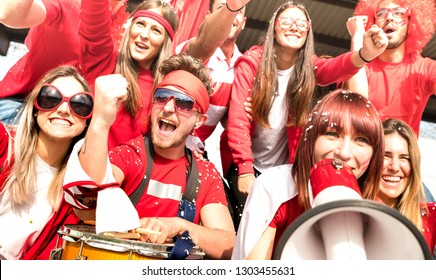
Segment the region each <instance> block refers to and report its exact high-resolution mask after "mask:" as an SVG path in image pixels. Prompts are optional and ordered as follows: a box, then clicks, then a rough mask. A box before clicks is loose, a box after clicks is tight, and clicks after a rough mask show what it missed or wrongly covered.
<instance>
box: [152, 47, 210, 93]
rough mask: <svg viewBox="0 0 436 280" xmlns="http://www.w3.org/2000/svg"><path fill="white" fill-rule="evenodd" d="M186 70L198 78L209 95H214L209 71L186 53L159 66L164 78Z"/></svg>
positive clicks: (172, 57) (174, 56) (200, 62)
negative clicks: (171, 73)
mask: <svg viewBox="0 0 436 280" xmlns="http://www.w3.org/2000/svg"><path fill="white" fill-rule="evenodd" d="M175 70H184V71H186V72H189V73H191V74H193V75H194V76H196V77H197V78H198V79H199V80H200V81H201V82H202V83H203V84H204V86H205V87H206V90H207V93H208V94H209V95H210V94H211V93H212V84H211V80H210V75H209V72H208V71H209V69H208V68H206V67H205V66H204V63H203V62H202V61H201V60H199V59H197V58H194V57H192V56H190V55H188V54H186V53H180V54H175V55H172V56H171V57H169V58H168V59H166V60H165V61H163V62H162V64H161V65H160V66H159V72H160V73H161V74H162V76H165V75H166V74H168V73H170V72H172V71H175Z"/></svg>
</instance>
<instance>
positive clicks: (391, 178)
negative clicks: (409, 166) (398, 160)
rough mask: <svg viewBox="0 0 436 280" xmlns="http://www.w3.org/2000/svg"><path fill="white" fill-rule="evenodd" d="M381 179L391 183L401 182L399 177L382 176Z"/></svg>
mask: <svg viewBox="0 0 436 280" xmlns="http://www.w3.org/2000/svg"><path fill="white" fill-rule="evenodd" d="M382 178H383V180H384V181H386V182H391V183H398V182H400V180H401V177H398V176H383V177H382Z"/></svg>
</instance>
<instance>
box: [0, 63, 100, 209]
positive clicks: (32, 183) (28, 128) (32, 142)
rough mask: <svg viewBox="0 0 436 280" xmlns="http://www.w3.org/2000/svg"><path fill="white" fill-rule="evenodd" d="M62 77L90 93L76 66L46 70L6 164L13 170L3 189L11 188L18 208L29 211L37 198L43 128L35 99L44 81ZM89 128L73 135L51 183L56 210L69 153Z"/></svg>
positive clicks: (25, 108)
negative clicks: (37, 116) (39, 153)
mask: <svg viewBox="0 0 436 280" xmlns="http://www.w3.org/2000/svg"><path fill="white" fill-rule="evenodd" d="M61 77H73V78H75V79H76V80H77V81H78V82H79V83H80V84H81V85H82V87H83V88H84V91H85V92H89V93H90V92H91V88H90V87H89V85H88V83H87V82H86V81H85V79H84V78H83V77H82V76H81V75H80V74H79V73H78V72H77V70H76V69H75V68H74V67H72V66H59V67H57V68H55V69H53V70H51V71H49V72H47V73H46V75H45V76H44V77H43V78H42V79H41V80H40V81H39V82H38V84H37V85H36V86H35V88H34V89H33V90H32V91H31V92H30V94H29V95H28V96H27V98H26V100H25V102H24V106H23V109H22V115H21V117H20V121H19V124H18V127H17V130H16V131H17V132H16V135H15V141H14V142H15V143H14V149H11V150H10V151H12V150H13V153H9V154H8V160H7V162H6V164H9V167H10V169H9V174H8V176H7V179H6V180H5V183H4V186H3V190H2V193H4V192H5V191H6V190H9V192H10V195H11V202H12V209H14V210H16V211H26V210H28V208H29V206H31V205H32V202H33V201H34V200H35V194H36V166H35V158H36V156H37V154H36V145H37V142H38V135H39V130H40V128H39V126H38V123H37V121H36V111H37V109H36V108H35V107H34V103H35V99H36V97H37V95H38V93H39V91H40V89H41V87H42V86H43V85H44V84H47V83H48V84H50V83H52V82H53V81H54V80H56V79H58V78H61ZM88 122H89V120H88ZM86 130H87V127H85V129H84V130H83V131H82V133H81V134H80V135H78V136H76V137H74V139H73V140H72V142H71V144H70V147H69V150H68V151H67V154H66V156H65V158H64V159H63V161H62V162H61V165H60V167H59V168H58V171H57V173H56V174H55V176H54V177H53V180H52V181H51V183H50V187H49V193H48V200H49V202H50V204H51V206H52V207H53V209H54V210H55V211H56V210H57V209H58V207H59V205H60V201H61V200H62V197H63V190H62V184H63V178H64V174H65V169H66V164H67V161H68V158H69V155H70V154H71V151H72V148H73V146H74V144H75V143H76V142H77V141H79V140H80V139H81V138H83V137H84V136H85V134H86ZM9 146H11V145H9Z"/></svg>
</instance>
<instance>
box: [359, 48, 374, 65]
mask: <svg viewBox="0 0 436 280" xmlns="http://www.w3.org/2000/svg"><path fill="white" fill-rule="evenodd" d="M361 51H362V49H360V50H359V57H360V59H361V60H362V61H363V62H365V63H370V62H371V61H372V60H366V59H364V58H363V56H362V54H361V53H360V52H361Z"/></svg>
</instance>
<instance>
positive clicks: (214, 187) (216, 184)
mask: <svg viewBox="0 0 436 280" xmlns="http://www.w3.org/2000/svg"><path fill="white" fill-rule="evenodd" d="M195 161H196V163H197V167H198V173H199V174H200V181H201V185H200V192H199V194H198V197H197V203H198V204H197V207H198V209H201V208H202V207H204V206H205V205H207V204H213V203H218V204H223V205H224V206H226V207H227V206H228V204H227V198H226V193H225V190H224V185H223V181H222V178H221V175H220V174H219V172H218V170H216V168H215V165H214V164H213V163H211V162H204V161H202V160H199V159H197V158H195Z"/></svg>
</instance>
